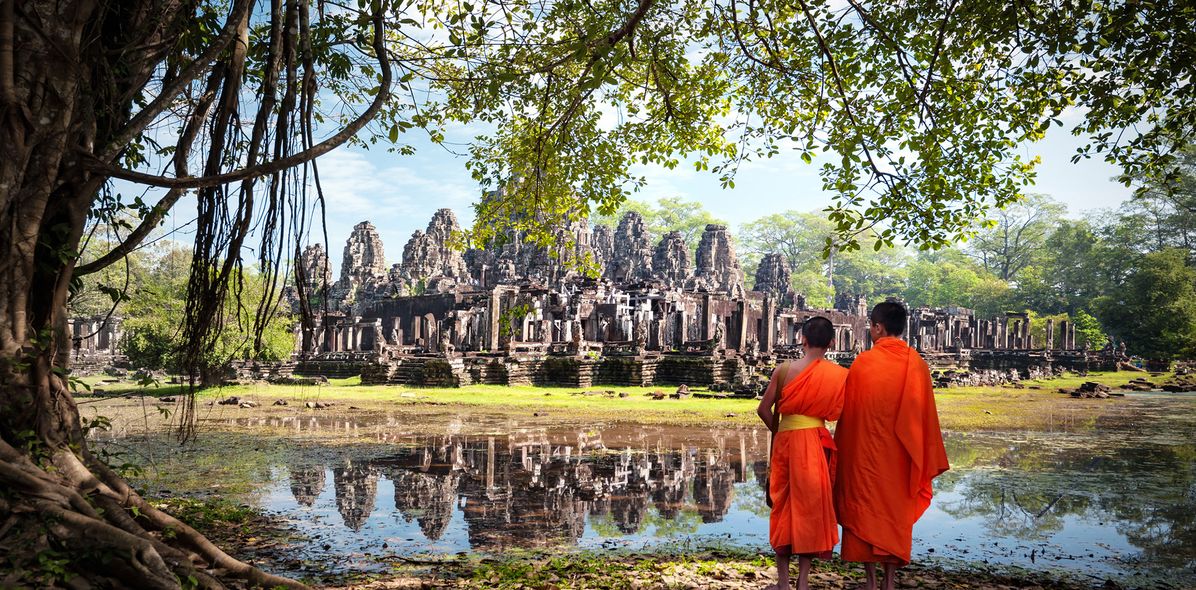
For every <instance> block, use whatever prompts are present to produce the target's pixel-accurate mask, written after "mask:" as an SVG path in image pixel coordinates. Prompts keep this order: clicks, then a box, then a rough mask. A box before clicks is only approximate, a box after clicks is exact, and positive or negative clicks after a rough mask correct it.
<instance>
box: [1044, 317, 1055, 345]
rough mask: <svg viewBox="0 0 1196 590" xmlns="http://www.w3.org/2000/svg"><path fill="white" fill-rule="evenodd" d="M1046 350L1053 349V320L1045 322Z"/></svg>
mask: <svg viewBox="0 0 1196 590" xmlns="http://www.w3.org/2000/svg"><path fill="white" fill-rule="evenodd" d="M1046 348H1047V350H1050V349H1052V348H1055V320H1054V318H1047V321H1046Z"/></svg>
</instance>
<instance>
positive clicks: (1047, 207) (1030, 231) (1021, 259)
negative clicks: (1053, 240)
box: [970, 195, 1066, 281]
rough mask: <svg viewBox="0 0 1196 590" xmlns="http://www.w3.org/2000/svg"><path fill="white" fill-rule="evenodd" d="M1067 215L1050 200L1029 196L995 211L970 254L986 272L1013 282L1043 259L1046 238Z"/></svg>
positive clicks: (973, 244) (978, 236)
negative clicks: (1023, 271) (1064, 215)
mask: <svg viewBox="0 0 1196 590" xmlns="http://www.w3.org/2000/svg"><path fill="white" fill-rule="evenodd" d="M1065 211H1066V209H1065V208H1064V207H1063V206H1062V205H1060V204H1059V203H1057V202H1055V201H1053V200H1051V199H1050V198H1049V197H1045V196H1043V195H1030V196H1028V197H1026V198H1025V199H1023V200H1021V201H1018V202H1015V203H1011V204H1009V205H1008V206H1006V207H1004V208H1001V209H998V210H996V211H994V216H995V219H994V220H993V221H992V222H990V223H991V226H990V227H987V228H986V229H983V230H981V231H980V232H979V233H978V234H977V235H976V237H975V238H974V239H972V241H971V243H970V250H971V251H972V252H973V253H974V255H975V256H976V258H977V259H978V260H979V261H980V262H981V264H983V265H984V268H985V269H986V270H988V271H989V272H991V273H993V274H995V275H997V276H998V277H1000V278H1001V279H1002V280H1006V281H1014V280H1016V279H1017V275H1018V273H1020V272H1021V271H1022V270H1024V269H1026V268H1027V267H1029V266H1032V265H1034V264H1036V263H1037V262H1038V261H1039V260H1040V259H1041V258H1042V255H1043V252H1044V249H1045V247H1046V241H1047V237H1048V236H1049V235H1050V233H1051V231H1052V230H1053V229H1054V228H1055V226H1057V225H1058V224H1059V221H1060V218H1061V217H1062V216H1063V213H1064V212H1065Z"/></svg>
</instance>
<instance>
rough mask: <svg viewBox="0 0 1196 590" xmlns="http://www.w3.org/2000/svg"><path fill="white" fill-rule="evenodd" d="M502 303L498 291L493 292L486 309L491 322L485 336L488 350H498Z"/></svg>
mask: <svg viewBox="0 0 1196 590" xmlns="http://www.w3.org/2000/svg"><path fill="white" fill-rule="evenodd" d="M500 303H501V302H500V301H499V294H498V289H495V290H493V291H491V292H490V301H488V302H487V308H486V316H487V319H488V320H489V323H488V325H487V330H486V335H485V342H486V345H485V349H486V350H498V333H499V330H500V328H499V325H498V320H499V315H501V312H500V311H499V309H500V307H499V305H500Z"/></svg>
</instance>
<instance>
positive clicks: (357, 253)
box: [332, 221, 387, 306]
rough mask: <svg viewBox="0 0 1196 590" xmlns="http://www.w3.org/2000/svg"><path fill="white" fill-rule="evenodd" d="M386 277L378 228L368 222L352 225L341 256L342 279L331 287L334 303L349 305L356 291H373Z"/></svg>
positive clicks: (353, 299)
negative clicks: (351, 230)
mask: <svg viewBox="0 0 1196 590" xmlns="http://www.w3.org/2000/svg"><path fill="white" fill-rule="evenodd" d="M386 276H387V273H386V254H385V252H383V250H382V238H381V237H380V236H379V235H378V230H377V229H375V228H374V224H372V223H370V222H368V221H363V222H361V223H359V224H357V225H355V226H353V232H352V233H350V234H349V239H348V240H347V241H346V242H345V253H344V256H343V257H342V258H341V278H340V280H338V281H337V282H336V285H334V286H333V288H332V300H333V302H335V303H336V304H337V305H338V306H345V305H351V304H353V303H354V302H356V300H357V296H358V293H359V292H361V291H365V292H367V293H368V292H369V291H371V290H376V288H377V287H378V285H377V284H378V283H381V282H384V281H385V280H386Z"/></svg>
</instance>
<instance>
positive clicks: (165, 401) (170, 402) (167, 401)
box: [158, 396, 179, 404]
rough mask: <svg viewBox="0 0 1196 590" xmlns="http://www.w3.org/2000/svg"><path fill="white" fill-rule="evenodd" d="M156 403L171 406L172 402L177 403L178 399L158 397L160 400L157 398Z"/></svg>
mask: <svg viewBox="0 0 1196 590" xmlns="http://www.w3.org/2000/svg"><path fill="white" fill-rule="evenodd" d="M158 401H160V402H163V403H167V404H173V403H174V402H177V401H179V400H178V398H175V397H169V396H168V397H160V398H158Z"/></svg>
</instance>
